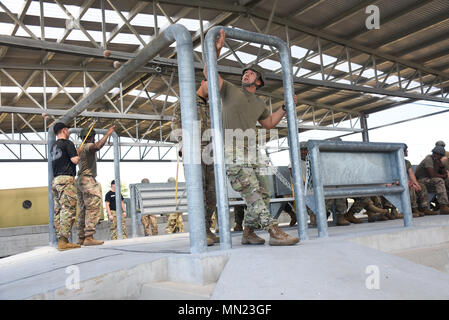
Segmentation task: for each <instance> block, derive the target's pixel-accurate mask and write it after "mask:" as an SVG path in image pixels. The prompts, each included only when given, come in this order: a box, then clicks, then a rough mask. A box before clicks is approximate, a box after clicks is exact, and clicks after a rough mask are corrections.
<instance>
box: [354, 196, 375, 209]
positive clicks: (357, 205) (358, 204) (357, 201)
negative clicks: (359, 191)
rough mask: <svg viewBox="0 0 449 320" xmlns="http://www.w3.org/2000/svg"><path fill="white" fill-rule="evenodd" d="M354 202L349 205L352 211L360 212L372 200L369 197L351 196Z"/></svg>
mask: <svg viewBox="0 0 449 320" xmlns="http://www.w3.org/2000/svg"><path fill="white" fill-rule="evenodd" d="M353 199H354V203H353V204H352V206H351V209H352V211H353V212H354V213H357V212H360V211H362V210H363V209H366V207H367V206H368V205H369V204H370V203H371V204H373V200H371V198H370V197H361V198H353Z"/></svg>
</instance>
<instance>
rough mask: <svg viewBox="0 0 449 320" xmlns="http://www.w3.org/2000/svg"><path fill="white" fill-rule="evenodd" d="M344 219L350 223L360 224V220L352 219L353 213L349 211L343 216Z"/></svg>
mask: <svg viewBox="0 0 449 320" xmlns="http://www.w3.org/2000/svg"><path fill="white" fill-rule="evenodd" d="M344 217H345V219H346V220H347V221H349V222H351V223H362V220H360V219H358V218H356V217H354V211H353V210H351V209H349V210H348V212H346V214H345V216H344Z"/></svg>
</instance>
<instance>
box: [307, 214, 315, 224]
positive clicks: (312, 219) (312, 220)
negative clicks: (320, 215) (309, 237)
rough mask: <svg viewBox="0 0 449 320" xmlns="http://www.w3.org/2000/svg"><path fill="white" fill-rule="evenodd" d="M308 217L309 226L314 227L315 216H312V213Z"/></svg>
mask: <svg viewBox="0 0 449 320" xmlns="http://www.w3.org/2000/svg"><path fill="white" fill-rule="evenodd" d="M309 217H310V224H311V225H312V226H314V227H316V215H314V214H313V213H312V214H309Z"/></svg>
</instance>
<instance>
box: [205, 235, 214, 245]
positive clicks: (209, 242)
mask: <svg viewBox="0 0 449 320" xmlns="http://www.w3.org/2000/svg"><path fill="white" fill-rule="evenodd" d="M206 243H207V246H208V247H210V246H213V245H214V239H212V238H210V237H209V236H208V235H206Z"/></svg>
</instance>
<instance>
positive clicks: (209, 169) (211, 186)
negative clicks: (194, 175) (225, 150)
mask: <svg viewBox="0 0 449 320" xmlns="http://www.w3.org/2000/svg"><path fill="white" fill-rule="evenodd" d="M201 169H202V174H203V195H204V203H205V204H206V207H205V208H204V209H205V210H206V212H205V214H206V216H205V220H206V228H209V229H210V228H211V227H212V216H213V215H214V212H215V208H216V205H217V201H216V196H215V175H214V165H206V164H203V165H202V166H201ZM214 227H215V226H214Z"/></svg>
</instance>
